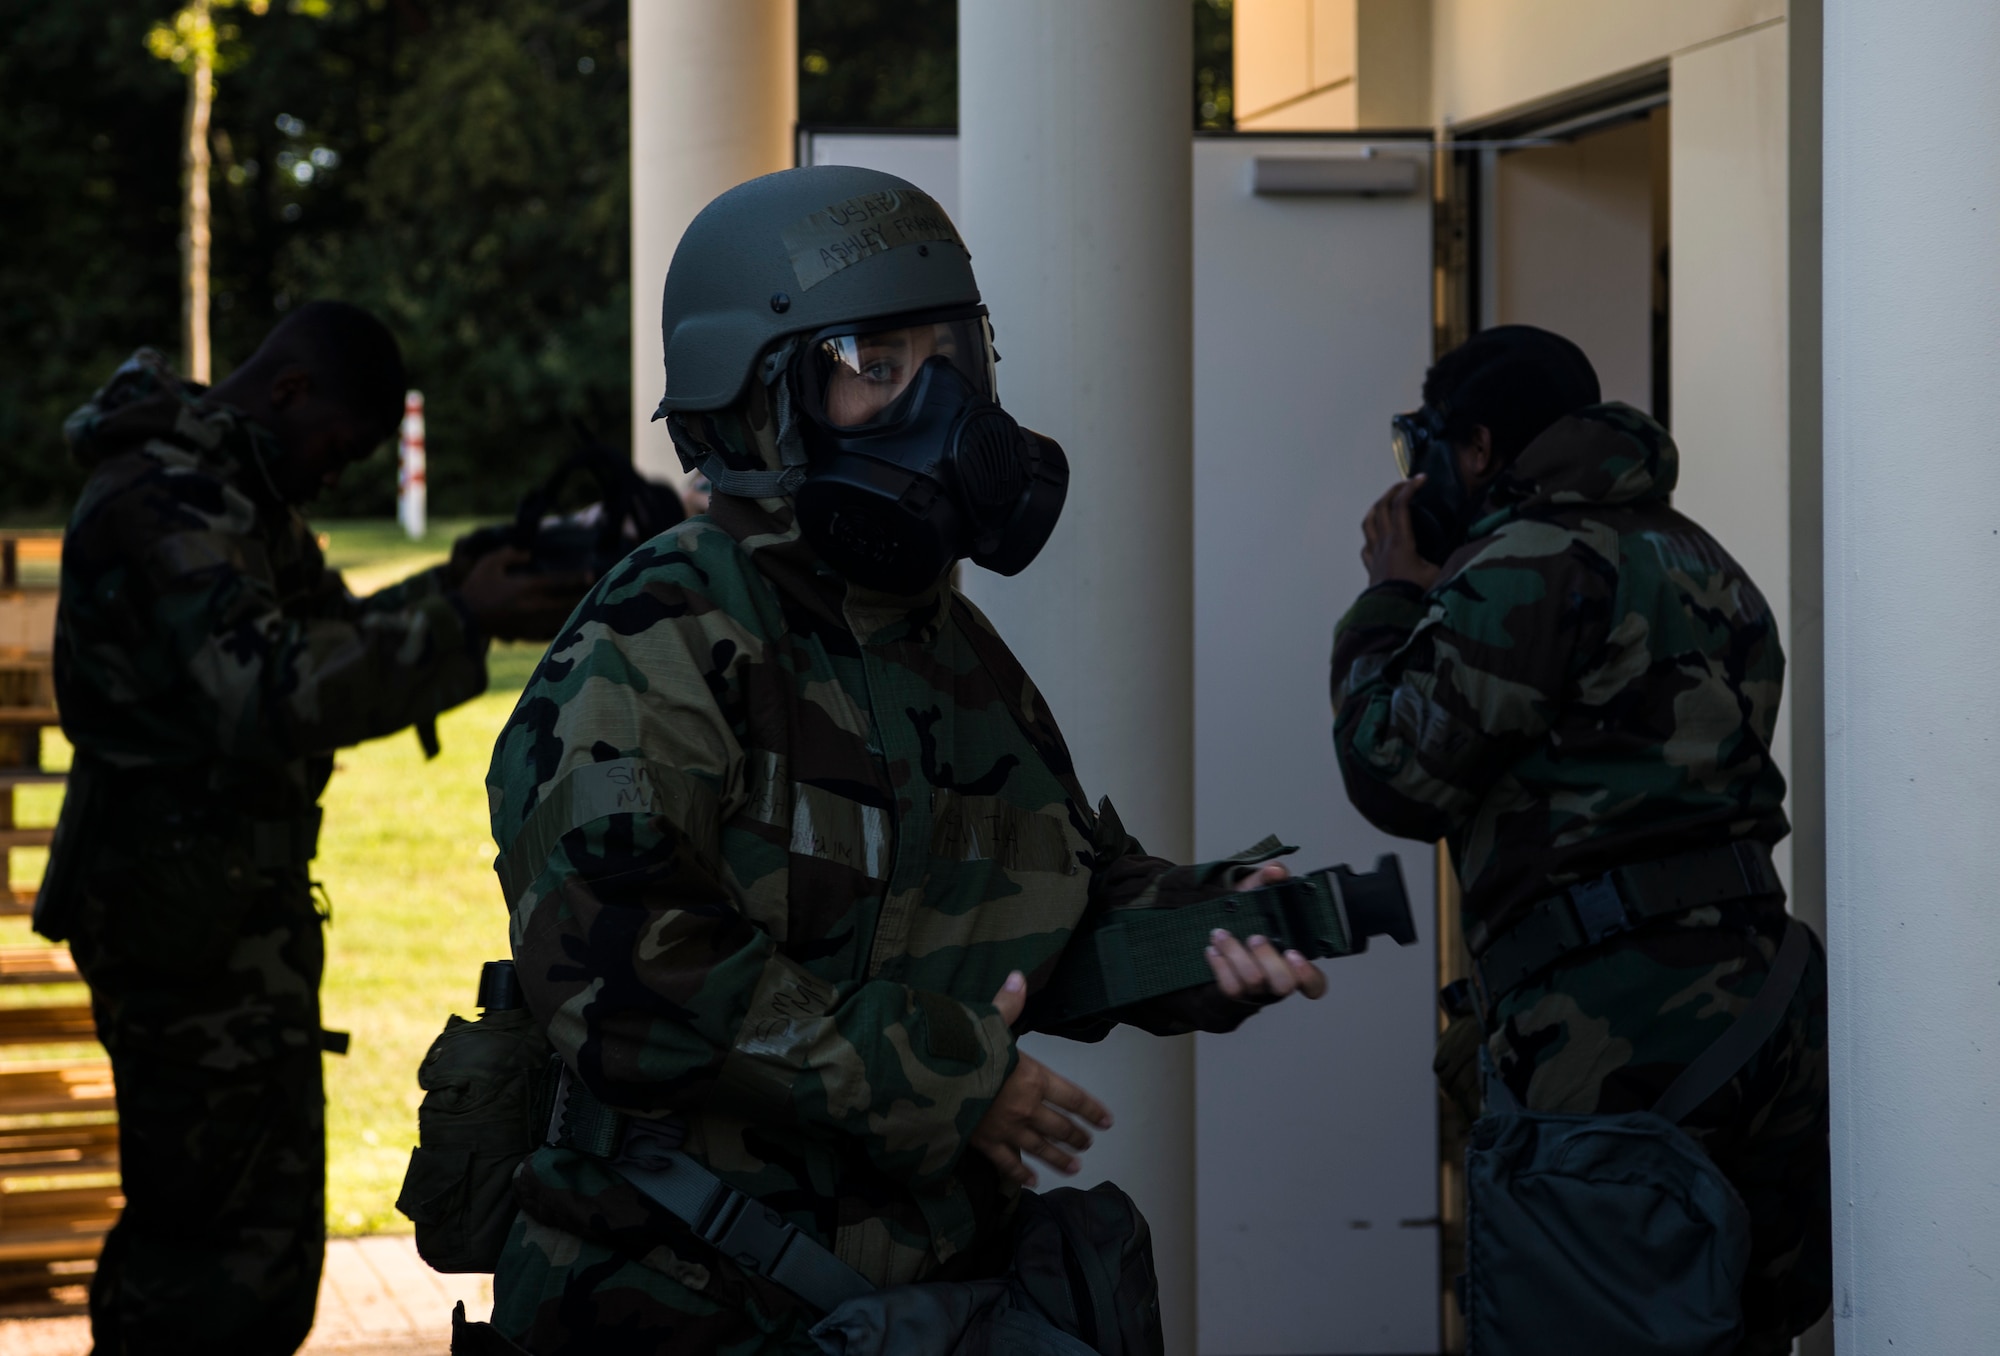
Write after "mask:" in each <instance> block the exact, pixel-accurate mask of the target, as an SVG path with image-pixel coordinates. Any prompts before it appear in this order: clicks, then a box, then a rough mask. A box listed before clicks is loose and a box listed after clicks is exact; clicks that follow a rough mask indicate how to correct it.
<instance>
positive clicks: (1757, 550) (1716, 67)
mask: <svg viewBox="0 0 2000 1356" xmlns="http://www.w3.org/2000/svg"><path fill="white" fill-rule="evenodd" d="M1786 38H1787V34H1786V31H1785V26H1784V25H1783V24H1776V25H1771V26H1768V27H1764V28H1759V29H1755V30H1752V31H1750V32H1747V33H1742V34H1739V35H1737V36H1735V37H1732V38H1728V39H1725V40H1723V41H1721V42H1716V43H1711V44H1709V45H1707V46H1704V47H1700V48H1696V49H1695V50H1693V51H1690V52H1685V53H1682V54H1681V55H1678V56H1676V57H1675V58H1674V60H1673V74H1672V79H1673V110H1674V111H1673V121H1672V132H1671V136H1672V162H1673V164H1672V174H1673V224H1672V227H1671V229H1670V232H1669V238H1670V239H1671V240H1672V242H1673V272H1672V287H1673V303H1672V313H1673V426H1674V428H1673V431H1674V438H1675V441H1676V442H1678V443H1679V444H1680V449H1681V483H1680V489H1679V490H1678V491H1677V492H1676V493H1675V495H1674V504H1675V507H1677V508H1679V509H1680V510H1681V511H1682V512H1684V513H1686V514H1688V516H1690V517H1692V518H1693V519H1694V520H1695V521H1696V522H1698V523H1700V524H1701V525H1702V526H1703V527H1706V528H1707V529H1708V530H1709V531H1710V532H1711V533H1713V534H1714V536H1715V538H1716V539H1717V540H1718V541H1720V542H1721V543H1722V545H1723V547H1724V548H1725V549H1726V550H1728V551H1729V553H1730V554H1731V555H1733V556H1735V557H1736V559H1737V560H1738V561H1740V562H1741V563H1742V565H1743V566H1744V568H1745V569H1747V570H1748V571H1749V572H1750V577H1751V578H1752V579H1754V580H1756V581H1757V585H1758V587H1759V588H1761V589H1762V590H1763V591H1764V596H1765V598H1766V600H1767V601H1769V603H1770V604H1771V610H1772V612H1773V613H1774V614H1775V615H1776V616H1777V619H1778V626H1779V629H1780V634H1782V635H1783V636H1784V637H1785V639H1786V648H1787V650H1790V649H1792V648H1793V646H1792V644H1791V640H1792V636H1793V631H1792V624H1791V623H1792V528H1791V493H1792V470H1791V454H1792V449H1791V413H1790V304H1791V301H1790V287H1789V282H1788V271H1789V237H1790V230H1789V187H1790V186H1789V181H1788V178H1787V175H1786V156H1787V139H1788V127H1787V121H1786V117H1787V110H1786V104H1787V99H1786V64H1787V63H1786V56H1787V53H1786V45H1785V44H1786ZM1796 695H1797V694H1795V693H1793V692H1791V691H1787V693H1786V694H1785V700H1786V702H1787V703H1790V702H1791V701H1793V700H1794V698H1795V696H1796ZM1791 747H1792V740H1791V722H1790V720H1789V719H1788V718H1786V719H1781V720H1780V722H1779V725H1778V734H1777V740H1776V753H1777V759H1778V765H1779V766H1780V767H1781V768H1783V769H1785V771H1786V772H1787V774H1788V775H1789V774H1790V773H1791V771H1792V757H1791ZM1791 846H1792V845H1791V842H1790V840H1789V839H1788V840H1786V841H1785V842H1784V843H1781V844H1780V845H1779V848H1778V857H1779V872H1780V874H1781V875H1783V876H1784V877H1785V878H1786V880H1787V881H1790V880H1791ZM1803 903H1804V904H1805V906H1806V908H1807V911H1808V916H1809V917H1811V918H1814V919H1815V920H1816V918H1817V916H1818V912H1819V901H1817V900H1810V901H1803Z"/></svg>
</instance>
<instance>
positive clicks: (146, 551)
mask: <svg viewBox="0 0 2000 1356" xmlns="http://www.w3.org/2000/svg"><path fill="white" fill-rule="evenodd" d="M198 482H199V484H198ZM168 483H169V484H171V485H173V486H174V487H175V488H176V490H178V491H179V492H182V493H187V494H201V495H206V496H209V497H211V498H214V499H218V500H221V501H222V502H223V503H224V504H225V505H228V504H232V503H235V504H238V505H239V511H238V514H237V515H230V514H221V515H212V516H210V517H208V518H207V519H206V520H202V519H195V518H193V517H192V516H191V515H168V514H162V513H161V512H160V511H159V509H158V506H157V505H156V504H154V505H149V506H148V508H149V510H150V512H149V513H148V514H147V515H146V517H147V519H148V520H149V523H150V524H160V523H161V522H162V520H164V526H163V527H160V529H159V530H155V531H150V532H147V533H145V534H144V535H143V536H138V537H136V538H135V540H136V542H137V545H136V546H135V548H134V549H135V550H136V551H137V552H138V553H139V556H140V558H139V559H137V560H135V561H134V562H133V565H134V567H135V573H136V574H137V575H138V577H139V581H140V585H141V588H142V590H143V595H144V607H145V609H146V615H145V619H144V622H143V624H142V626H143V630H144V631H145V632H147V633H149V640H148V644H149V645H157V646H159V647H161V649H162V650H163V651H164V653H163V654H162V659H163V660H164V663H163V664H162V665H161V669H162V671H163V673H164V674H165V675H170V677H168V679H167V681H170V682H172V683H174V684H176V685H177V686H181V687H182V695H181V697H180V698H179V699H177V700H175V701H173V702H171V703H165V704H162V707H163V709H168V708H170V709H171V711H172V714H173V726H174V728H172V729H168V730H162V731H160V737H161V740H162V741H163V743H165V744H166V745H168V746H178V745H186V746H188V747H189V748H190V749H192V750H193V751H194V752H195V753H196V754H198V755H199V756H204V757H213V756H214V755H215V754H216V753H217V752H220V753H221V754H222V755H223V756H226V757H231V758H242V759H254V760H269V759H273V758H278V759H283V758H290V757H296V756H299V755H302V754H312V753H326V752H330V751H332V750H333V749H336V748H341V747H344V746H346V745H350V744H356V743H359V742H361V741H362V740H365V739H372V738H375V737H377V736H380V735H386V734H390V733H393V732H394V731H396V730H399V729H402V728H403V727H404V726H407V725H410V724H412V723H413V722H416V721H419V720H424V719H427V718H429V717H432V716H435V715H436V714H437V713H438V712H440V711H443V710H446V709H448V708H450V707H453V706H456V705H458V704H459V703H460V702H463V701H465V700H466V699H468V698H470V697H473V696H476V695H478V694H479V693H480V692H482V691H483V690H484V689H485V686H486V662H485V652H486V642H485V640H484V639H483V638H482V637H478V636H475V635H474V634H472V633H471V631H470V628H469V626H468V624H467V622H466V620H465V618H464V616H463V614H462V613H461V612H460V610H459V608H458V607H457V605H456V604H455V603H454V602H453V600H451V599H450V598H449V597H448V596H446V594H445V593H444V592H443V590H442V589H441V588H440V587H438V586H437V584H436V583H435V582H434V581H433V582H426V583H419V584H415V585H412V586H408V587H399V589H398V591H396V592H395V593H393V594H392V595H391V596H390V598H388V599H384V600H383V601H382V603H380V604H374V605H371V604H370V603H368V602H366V601H356V600H353V599H351V598H347V599H346V605H342V606H321V605H319V603H320V599H319V598H317V597H316V598H313V599H310V600H307V604H306V605H305V606H303V607H300V606H297V605H296V604H295V605H294V606H293V607H291V608H289V609H288V608H287V606H286V605H285V602H284V601H283V600H281V599H280V598H279V596H278V594H277V591H276V589H275V588H274V587H273V586H272V584H271V582H270V579H269V575H268V571H266V570H263V569H260V568H254V566H255V565H256V564H257V562H256V560H255V557H256V555H257V553H258V552H259V551H260V550H261V547H260V546H259V545H258V543H257V540H256V538H255V537H254V536H252V535H251V534H249V533H247V532H243V531H240V530H239V531H231V530H229V528H228V526H227V524H229V523H231V522H233V521H240V515H241V514H245V513H250V512H254V510H253V509H251V507H250V505H249V503H248V501H246V500H243V499H242V497H241V496H240V495H239V494H238V493H237V492H236V491H234V490H233V489H229V488H228V487H226V486H223V485H221V484H220V483H219V482H215V481H210V480H208V479H207V478H206V477H203V476H199V475H185V476H182V477H179V478H178V479H176V480H173V481H170V482H168ZM146 488H147V489H148V490H151V491H153V492H157V482H156V483H155V484H154V485H152V486H148V487H146ZM116 520H117V515H113V516H112V517H111V518H110V519H109V520H108V521H107V522H106V523H105V526H107V527H112V528H114V529H115V527H116V525H117V524H116ZM330 587H331V588H332V589H334V590H337V591H338V592H339V594H340V595H342V596H343V597H345V595H346V591H345V589H344V588H343V587H341V586H340V585H339V583H338V576H330ZM324 592H325V590H322V593H324ZM190 689H191V690H190Z"/></svg>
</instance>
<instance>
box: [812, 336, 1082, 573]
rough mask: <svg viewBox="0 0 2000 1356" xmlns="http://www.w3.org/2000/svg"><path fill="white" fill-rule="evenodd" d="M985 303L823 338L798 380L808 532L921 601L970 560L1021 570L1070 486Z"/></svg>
mask: <svg viewBox="0 0 2000 1356" xmlns="http://www.w3.org/2000/svg"><path fill="white" fill-rule="evenodd" d="M994 362H995V357H994V353H993V341H992V330H991V328H990V326H989V325H988V324H987V321H986V312H985V308H984V307H977V306H975V307H961V308H956V309H954V310H952V311H948V312H940V313H934V314H926V315H911V316H895V317H890V318H887V319H884V320H872V321H865V322H856V323H853V324H848V325H842V326H836V327H832V328H829V329H825V330H821V331H819V332H818V333H816V334H813V335H812V336H810V337H809V338H808V339H807V340H806V341H805V342H803V343H801V344H800V345H799V347H798V350H797V352H796V354H795V356H794V357H793V359H792V368H791V373H790V377H789V379H790V381H791V382H792V391H793V395H794V398H795V400H796V402H797V403H796V408H797V410H798V412H799V413H800V414H801V415H803V416H804V417H803V419H802V420H801V431H802V433H803V436H804V440H805V445H806V451H807V453H808V456H809V462H808V467H807V471H806V475H805V479H804V481H803V483H801V484H800V485H799V487H798V489H797V490H796V491H795V492H794V494H793V505H794V507H795V509H796V510H797V513H798V520H799V528H800V530H801V531H802V532H803V533H804V534H805V537H806V540H807V541H808V542H810V543H811V544H812V547H813V549H814V550H815V551H816V552H818V553H819V556H820V558H821V559H822V560H824V561H825V562H826V563H827V564H828V565H829V566H831V567H832V568H833V569H834V570H836V571H838V572H839V573H840V574H841V575H843V576H844V577H846V578H848V579H851V580H853V581H854V582H855V583H857V584H861V585H863V586H864V587H867V588H872V589H879V590H881V591H883V592H885V593H896V594H912V593H920V592H922V591H923V590H924V589H926V588H928V587H930V586H931V585H932V584H933V583H935V582H936V581H937V579H938V577H939V576H940V575H942V574H943V573H944V572H945V571H946V570H947V569H949V568H950V567H951V563H952V562H953V561H955V560H959V559H969V560H971V561H972V563H973V564H975V565H978V566H981V567H983V568H985V569H989V570H993V571H995V572H996V573H999V574H1019V573H1020V572H1021V571H1022V570H1023V569H1025V568H1026V567H1027V565H1028V562H1029V561H1031V560H1033V559H1034V558H1035V556H1036V555H1037V554H1039V553H1040V551H1041V549H1042V547H1043V545H1044V544H1045V543H1047V541H1048V539H1049V534H1050V533H1051V532H1053V531H1054V530H1055V525H1056V519H1057V518H1058V517H1059V516H1061V514H1062V506H1063V500H1064V498H1065V496H1066V495H1067V494H1068V492H1069V459H1068V458H1067V457H1065V456H1064V455H1063V450H1062V448H1061V447H1059V446H1057V445H1056V443H1055V442H1054V441H1053V440H1051V439H1048V438H1044V437H1042V436H1041V435H1040V434H1038V433H1031V432H1029V431H1028V430H1026V429H1024V428H1022V427H1021V426H1020V425H1019V424H1017V423H1015V422H1014V419H1013V416H1011V415H1009V414H1008V413H1007V412H1006V411H1005V410H1003V409H1001V408H1000V405H999V403H998V400H997V398H996V396H995V391H994V381H993V364H994Z"/></svg>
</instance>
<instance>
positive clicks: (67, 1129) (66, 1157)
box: [0, 1120, 118, 1178]
mask: <svg viewBox="0 0 2000 1356" xmlns="http://www.w3.org/2000/svg"><path fill="white" fill-rule="evenodd" d="M117 1170H118V1122H116V1121H107V1120H89V1121H73V1122H69V1123H66V1124H61V1125H29V1126H15V1127H13V1128H10V1129H7V1128H0V1178H6V1177H71V1176H75V1175H76V1174H78V1173H106V1172H116V1171H117Z"/></svg>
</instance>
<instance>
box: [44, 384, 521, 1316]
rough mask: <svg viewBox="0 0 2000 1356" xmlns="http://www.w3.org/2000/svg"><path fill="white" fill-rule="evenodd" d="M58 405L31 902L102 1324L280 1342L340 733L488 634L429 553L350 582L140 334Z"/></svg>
mask: <svg viewBox="0 0 2000 1356" xmlns="http://www.w3.org/2000/svg"><path fill="white" fill-rule="evenodd" d="M65 432H66V434H67V435H68V437H69V439H70V446H71V450H72V452H73V454H74V455H75V456H76V457H77V458H78V459H79V461H81V462H82V463H83V464H84V465H85V466H87V467H90V468H91V477H90V480H89V482H88V483H87V484H86V486H85V488H84V491H83V494H82V497H81V499H80V500H79V502H78V505H77V508H76V512H75V514H74V516H73V517H72V518H71V521H70V525H69V531H68V534H67V535H66V537H65V538H64V542H63V573H62V595H61V600H60V603H59V610H58V614H57V626H56V659H55V666H56V667H55V672H56V691H57V700H58V703H59V705H60V708H61V711H62V725H63V731H64V733H65V734H66V735H67V736H68V737H69V740H70V742H71V744H73V745H74V746H75V749H76V761H75V765H74V769H73V771H72V774H71V781H70V787H69V792H68V795H67V796H66V798H65V801H64V805H63V814H62V821H61V824H60V826H59V828H58V831H57V839H56V843H55V846H54V848H53V849H52V853H51V859H50V863H49V868H48V875H47V878H46V882H47V883H46V884H45V889H44V898H43V900H42V901H41V906H40V907H39V908H38V911H37V925H38V926H40V927H42V928H43V930H44V931H46V932H49V933H51V934H52V935H58V936H67V937H68V938H69V939H70V941H71V945H72V950H73V951H74V953H75V955H76V958H77V963H78V967H79V969H80V970H81V971H82V973H83V976H84V978H85V979H86V980H87V981H88V982H89V984H90V986H91V998H92V1003H93V1005H94V1008H95V1012H96V1016H97V1023H98V1034H99V1036H100V1038H101V1039H102V1040H103V1042H104V1044H105V1046H106V1048H107V1049H108V1050H109V1051H110V1053H111V1058H112V1072H113V1075H114V1077H115V1079H116V1081H117V1091H118V1107H119V1123H120V1131H119V1133H120V1150H121V1154H122V1163H123V1173H124V1180H125V1195H126V1201H127V1205H126V1210H125V1214H124V1216H123V1218H122V1219H121V1220H120V1222H119V1224H118V1226H117V1228H116V1229H115V1230H114V1231H113V1233H112V1236H111V1238H110V1240H109V1242H108V1243H107V1245H106V1249H105V1254H104V1259H103V1261H102V1263H101V1264H100V1266H99V1270H98V1274H97V1280H96V1282H95V1283H94V1285H93V1289H92V1299H91V1304H92V1322H93V1328H94V1330H95V1334H96V1339H97V1343H98V1349H99V1350H100V1351H103V1352H121V1351H127V1350H145V1351H167V1350H181V1349H187V1350H202V1351H214V1350H224V1349H226V1350H230V1351H242V1352H288V1351H291V1350H293V1349H294V1348H295V1347H296V1346H297V1345H298V1343H299V1342H300V1341H302V1340H303V1339H304V1337H305V1334H306V1331H307V1330H308V1328H309V1327H310V1326H311V1322H312V1313H313V1305H314V1302H315V1300H316V1298H317V1292H318V1281H319V1269H320V1257H321V1253H322V1248H323V1240H324V1237H325V1218H324V1213H325V1212H324V1204H323V1195H324V1178H325V1171H324V1158H325V1147H324V1141H325V1135H324V1128H323V1119H324V1104H323V1097H322V1094H321V1083H320V1058H321V1055H320V1028H319V996H318V988H319V979H320V968H321V961H322V955H323V950H322V941H321V935H320V929H321V926H322V922H321V918H320V916H319V913H318V912H317V910H316V909H315V907H314V902H313V896H312V890H311V885H310V882H309V880H308V877H307V869H306V863H307V861H308V860H309V859H310V858H311V857H312V855H313V852H314V839H315V835H316V831H317V827H318V812H317V809H316V802H317V800H318V796H319V792H320V790H321V788H322V787H323V786H324V785H325V783H326V780H327V777H328V776H329V775H330V773H331V771H332V767H333V759H332V754H333V751H334V750H335V749H336V748H338V747H340V746H341V745H344V744H351V743H354V742H357V741H359V740H362V739H366V738H370V737H372V736H375V735H381V734H387V733H389V732H391V731H393V730H396V729H399V728H401V727H402V726H404V725H407V724H409V723H411V722H412V721H413V720H418V719H423V718H427V717H429V716H432V715H435V714H436V713H437V712H438V711H440V710H442V709H444V708H446V707H448V706H451V705H454V704H455V703H457V702H459V701H462V700H464V699H465V698H467V697H470V696H472V695H474V694H475V693H477V692H479V691H480V690H481V689H482V688H483V687H484V685H485V665H484V641H483V640H481V639H479V638H477V637H474V636H473V635H471V634H470V632H469V630H468V628H467V626H466V624H465V622H464V620H463V619H462V617H461V615H460V612H459V609H458V607H457V605H456V604H455V602H454V601H453V600H452V599H451V598H450V597H448V596H447V594H446V592H445V589H444V584H443V579H442V577H441V576H440V575H438V574H436V573H431V574H427V575H421V576H418V577H417V578H416V579H415V580H412V581H410V582H409V583H408V584H406V585H402V586H399V587H398V588H396V589H392V590H388V591H386V592H385V593H381V594H376V595H374V596H373V597H370V598H366V599H356V598H354V597H353V596H352V595H351V594H349V593H348V591H347V589H346V587H345V586H344V585H343V584H342V583H341V580H340V576H339V575H338V574H336V573H334V572H333V571H331V570H328V569H327V568H326V565H325V561H324V560H323V558H322V557H321V555H320V551H319V547H318V545H317V544H316V542H315V540H314V538H313V535H312V533H311V531H310V530H309V529H308V528H307V526H306V524H305V520H304V519H303V518H301V517H300V515H299V513H298V512H297V510H296V509H294V508H293V507H291V506H290V505H289V504H287V503H285V502H284V501H283V500H282V499H281V498H280V496H279V495H278V493H277V491H276V490H275V488H274V487H273V485H272V482H271V477H270V467H271V465H272V464H273V461H274V459H275V458H277V457H279V456H282V455H283V454H282V451H281V450H280V449H279V448H278V446H277V445H276V444H275V442H274V441H273V439H272V438H271V436H270V435H269V434H268V433H267V432H265V431H264V430H263V429H261V428H259V427H257V426H256V425H255V424H253V423H252V422H251V421H249V420H248V419H246V418H245V417H243V416H242V415H241V414H239V413H237V412H236V411H233V410H230V409H227V408H224V407H219V406H212V405H209V404H207V403H205V402H204V401H203V399H202V396H201V392H200V390H199V389H198V388H195V387H192V386H189V385H186V384H184V383H182V382H180V381H178V380H177V379H176V378H175V377H174V375H173V373H172V372H171V371H170V370H169V369H168V368H167V366H166V364H165V363H164V362H163V361H162V360H161V359H160V357H159V355H158V354H155V353H152V352H151V351H149V350H141V351H140V353H138V354H137V355H135V356H134V358H133V359H132V361H130V362H129V363H127V364H126V365H125V366H124V367H122V368H120V369H119V371H118V372H117V373H116V374H115V375H114V376H113V378H112V380H111V382H110V383H109V384H108V385H106V387H105V388H104V389H103V390H101V391H99V392H98V393H97V395H96V396H95V397H94V398H93V399H92V401H91V402H90V403H89V404H87V405H85V406H84V407H83V408H82V409H80V410H78V411H77V412H76V414H75V415H73V416H72V417H71V418H70V420H69V422H68V424H67V426H66V428H65Z"/></svg>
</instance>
